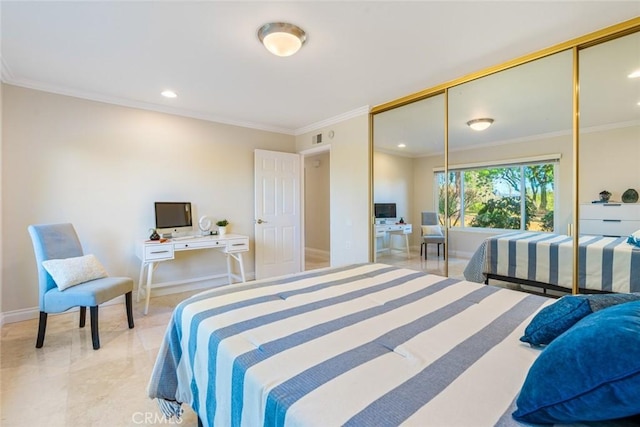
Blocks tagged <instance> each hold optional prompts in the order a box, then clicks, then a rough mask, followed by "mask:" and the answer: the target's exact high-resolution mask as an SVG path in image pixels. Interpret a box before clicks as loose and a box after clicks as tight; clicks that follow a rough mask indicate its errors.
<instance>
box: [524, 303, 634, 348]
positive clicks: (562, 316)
mask: <svg viewBox="0 0 640 427" xmlns="http://www.w3.org/2000/svg"><path fill="white" fill-rule="evenodd" d="M638 300H640V293H637V292H636V293H629V294H590V295H566V296H564V297H562V298H560V299H559V300H558V301H556V302H555V303H553V304H551V305H548V306H546V307H544V308H543V309H542V310H540V311H539V312H538V313H537V314H536V315H535V316H534V318H533V319H532V320H531V323H529V325H528V326H527V327H526V329H525V331H524V335H523V336H522V337H521V338H520V341H522V342H527V343H529V344H531V345H532V346H534V347H537V346H541V345H547V344H550V343H551V341H553V340H554V339H556V338H557V337H559V336H560V334H562V333H564V332H565V331H567V330H569V328H571V327H572V326H573V325H575V324H576V323H577V322H578V321H579V320H581V319H582V318H584V317H586V316H588V315H590V314H591V313H592V312H596V311H599V310H602V309H605V308H607V307H611V306H613V305H617V304H622V303H625V302H631V301H638Z"/></svg>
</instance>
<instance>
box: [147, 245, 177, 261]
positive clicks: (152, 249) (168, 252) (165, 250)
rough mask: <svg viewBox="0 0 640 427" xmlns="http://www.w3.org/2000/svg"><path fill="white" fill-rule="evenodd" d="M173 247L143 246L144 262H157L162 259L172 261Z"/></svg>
mask: <svg viewBox="0 0 640 427" xmlns="http://www.w3.org/2000/svg"><path fill="white" fill-rule="evenodd" d="M173 258H174V254H173V245H172V244H170V243H169V244H161V243H159V244H153V245H145V247H144V260H145V261H157V260H164V259H173Z"/></svg>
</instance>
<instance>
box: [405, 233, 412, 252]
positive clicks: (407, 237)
mask: <svg viewBox="0 0 640 427" xmlns="http://www.w3.org/2000/svg"><path fill="white" fill-rule="evenodd" d="M404 242H405V243H406V245H407V258H411V254H410V253H409V235H408V234H405V235H404Z"/></svg>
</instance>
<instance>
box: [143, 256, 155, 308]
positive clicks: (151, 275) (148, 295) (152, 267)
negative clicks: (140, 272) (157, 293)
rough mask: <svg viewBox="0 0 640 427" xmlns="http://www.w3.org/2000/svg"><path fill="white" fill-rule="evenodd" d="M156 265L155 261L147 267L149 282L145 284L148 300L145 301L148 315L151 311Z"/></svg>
mask: <svg viewBox="0 0 640 427" xmlns="http://www.w3.org/2000/svg"><path fill="white" fill-rule="evenodd" d="M155 266H156V263H155V262H152V263H149V266H148V267H147V268H148V270H147V283H146V286H145V293H146V294H147V295H146V302H145V303H144V314H145V315H146V314H147V313H148V312H149V298H151V283H152V282H153V270H154V268H155Z"/></svg>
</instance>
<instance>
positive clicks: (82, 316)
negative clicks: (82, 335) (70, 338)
mask: <svg viewBox="0 0 640 427" xmlns="http://www.w3.org/2000/svg"><path fill="white" fill-rule="evenodd" d="M86 318H87V307H80V327H81V328H84V322H85V320H86Z"/></svg>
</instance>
